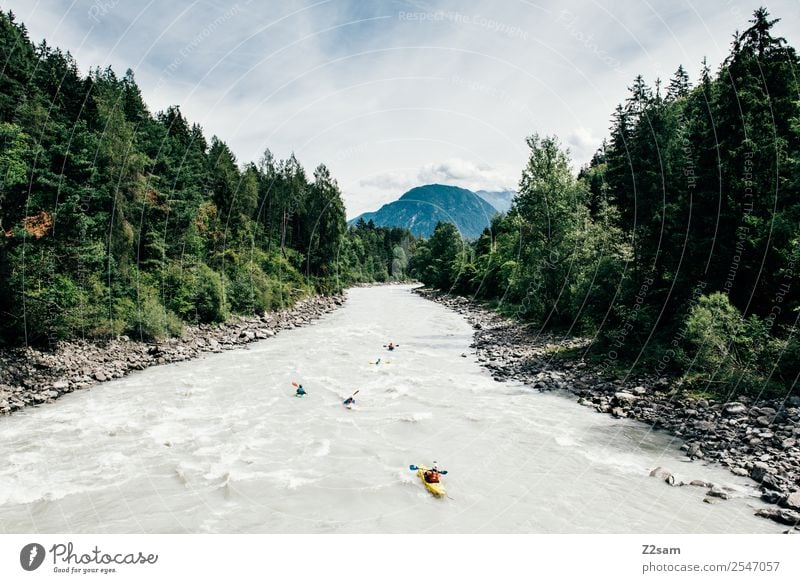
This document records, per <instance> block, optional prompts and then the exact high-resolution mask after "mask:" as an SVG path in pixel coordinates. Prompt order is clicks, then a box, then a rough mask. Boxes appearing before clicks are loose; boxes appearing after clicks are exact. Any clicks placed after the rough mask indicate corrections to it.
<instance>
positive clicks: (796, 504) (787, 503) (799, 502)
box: [781, 491, 800, 510]
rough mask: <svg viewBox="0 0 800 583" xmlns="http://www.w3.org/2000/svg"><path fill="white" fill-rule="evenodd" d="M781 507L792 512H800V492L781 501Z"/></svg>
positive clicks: (793, 493)
mask: <svg viewBox="0 0 800 583" xmlns="http://www.w3.org/2000/svg"><path fill="white" fill-rule="evenodd" d="M781 506H784V507H786V508H789V509H791V510H800V491H797V492H792V493H791V494H789V495H788V496H787V497H786V498H784V499H783V500H782V501H781Z"/></svg>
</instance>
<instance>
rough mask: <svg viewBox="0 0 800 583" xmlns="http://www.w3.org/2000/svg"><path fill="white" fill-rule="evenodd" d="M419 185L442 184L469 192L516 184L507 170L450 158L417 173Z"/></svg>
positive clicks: (503, 187)
mask: <svg viewBox="0 0 800 583" xmlns="http://www.w3.org/2000/svg"><path fill="white" fill-rule="evenodd" d="M417 180H418V181H419V183H420V184H429V183H433V182H443V183H445V184H451V185H454V186H462V187H464V188H469V189H470V190H503V189H505V188H506V187H508V186H509V185H512V184H514V183H515V182H516V180H515V178H514V177H513V176H511V175H510V173H509V171H508V170H503V169H500V168H493V167H491V166H489V165H488V164H476V163H473V162H471V161H469V160H464V159H462V158H451V159H449V160H446V161H444V162H440V163H436V164H427V165H426V166H423V167H422V168H420V170H419V171H418V172H417Z"/></svg>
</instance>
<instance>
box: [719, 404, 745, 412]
mask: <svg viewBox="0 0 800 583" xmlns="http://www.w3.org/2000/svg"><path fill="white" fill-rule="evenodd" d="M723 411H725V414H726V415H744V414H745V413H747V407H746V406H745V405H744V403H738V402H733V403H728V404H727V405H725V408H724V409H723Z"/></svg>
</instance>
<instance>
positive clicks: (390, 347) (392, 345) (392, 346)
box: [386, 342, 395, 350]
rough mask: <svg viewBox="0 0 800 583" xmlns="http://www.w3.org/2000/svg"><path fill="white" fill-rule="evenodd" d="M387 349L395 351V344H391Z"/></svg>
mask: <svg viewBox="0 0 800 583" xmlns="http://www.w3.org/2000/svg"><path fill="white" fill-rule="evenodd" d="M386 348H388V349H389V350H394V348H395V346H394V343H393V342H389V345H388V346H387V347H386Z"/></svg>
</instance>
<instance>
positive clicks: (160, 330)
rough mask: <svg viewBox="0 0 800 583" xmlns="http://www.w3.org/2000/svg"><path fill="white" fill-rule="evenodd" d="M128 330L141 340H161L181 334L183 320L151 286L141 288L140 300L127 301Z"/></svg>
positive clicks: (131, 334)
mask: <svg viewBox="0 0 800 583" xmlns="http://www.w3.org/2000/svg"><path fill="white" fill-rule="evenodd" d="M126 307H127V311H128V314H127V326H126V329H125V330H126V332H127V333H128V334H129V335H130V336H132V337H134V338H138V339H140V340H161V339H163V338H166V337H168V336H180V335H181V334H182V333H183V322H182V321H181V319H180V318H179V317H178V316H177V315H175V314H174V313H173V312H171V311H169V310H167V309H166V308H165V307H164V306H163V305H162V304H161V302H159V301H158V296H157V294H156V291H155V290H154V289H152V288H150V287H142V288H140V290H139V298H138V301H136V302H134V301H132V300H127V301H126Z"/></svg>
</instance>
